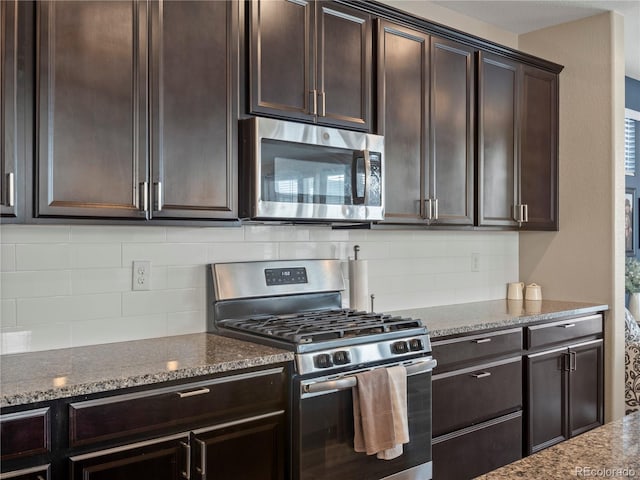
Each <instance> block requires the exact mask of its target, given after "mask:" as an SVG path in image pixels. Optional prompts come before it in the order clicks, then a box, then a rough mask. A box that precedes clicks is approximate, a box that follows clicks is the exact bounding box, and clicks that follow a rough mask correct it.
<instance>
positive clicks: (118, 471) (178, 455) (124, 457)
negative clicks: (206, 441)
mask: <svg viewBox="0 0 640 480" xmlns="http://www.w3.org/2000/svg"><path fill="white" fill-rule="evenodd" d="M189 450H190V446H189V437H188V436H186V435H185V436H181V437H178V438H162V439H158V440H154V441H151V442H140V443H137V444H133V445H127V446H124V447H120V448H112V449H108V450H101V451H98V452H93V453H89V454H86V455H79V456H75V457H71V458H70V459H69V461H70V463H71V479H72V480H131V479H136V480H147V479H148V480H177V479H180V478H189V477H188V476H187V475H186V474H187V471H188V470H187V469H188V467H189V463H190V462H189V461H188V460H187V457H188V456H189V454H190V451H189ZM183 472H184V474H185V475H184V476H183Z"/></svg>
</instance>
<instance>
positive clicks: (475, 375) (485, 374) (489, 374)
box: [471, 372, 491, 378]
mask: <svg viewBox="0 0 640 480" xmlns="http://www.w3.org/2000/svg"><path fill="white" fill-rule="evenodd" d="M471 376H472V377H473V378H487V377H490V376H491V372H482V373H472V374H471Z"/></svg>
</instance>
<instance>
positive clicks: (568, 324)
mask: <svg viewBox="0 0 640 480" xmlns="http://www.w3.org/2000/svg"><path fill="white" fill-rule="evenodd" d="M575 326H576V324H575V323H567V324H565V325H558V328H573V327H575Z"/></svg>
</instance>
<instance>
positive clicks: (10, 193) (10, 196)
mask: <svg viewBox="0 0 640 480" xmlns="http://www.w3.org/2000/svg"><path fill="white" fill-rule="evenodd" d="M15 204H16V178H15V175H14V174H13V172H11V173H7V206H8V207H13V206H14V205H15Z"/></svg>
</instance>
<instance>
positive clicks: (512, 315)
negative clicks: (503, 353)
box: [388, 300, 609, 339]
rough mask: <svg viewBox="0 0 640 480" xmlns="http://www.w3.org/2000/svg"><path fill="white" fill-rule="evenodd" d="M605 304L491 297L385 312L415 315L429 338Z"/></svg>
mask: <svg viewBox="0 0 640 480" xmlns="http://www.w3.org/2000/svg"><path fill="white" fill-rule="evenodd" d="M608 309H609V307H608V306H607V305H603V304H598V303H583V302H562V301H556V300H542V301H528V300H527V301H522V300H519V301H518V300H491V301H487V302H475V303H462V304H459V305H446V306H442V307H428V308H414V309H408V310H396V311H393V312H388V313H391V314H393V315H401V316H403V317H412V318H419V319H421V320H422V321H423V323H424V324H425V325H426V326H427V328H428V329H429V334H430V336H431V338H432V339H434V338H437V337H445V336H448V335H459V334H462V333H473V332H480V331H483V330H492V329H496V328H508V327H512V326H513V327H515V326H523V325H527V324H530V323H536V322H542V321H550V320H555V319H559V318H562V317H566V316H574V315H588V314H591V313H596V312H602V311H604V310H608Z"/></svg>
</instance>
